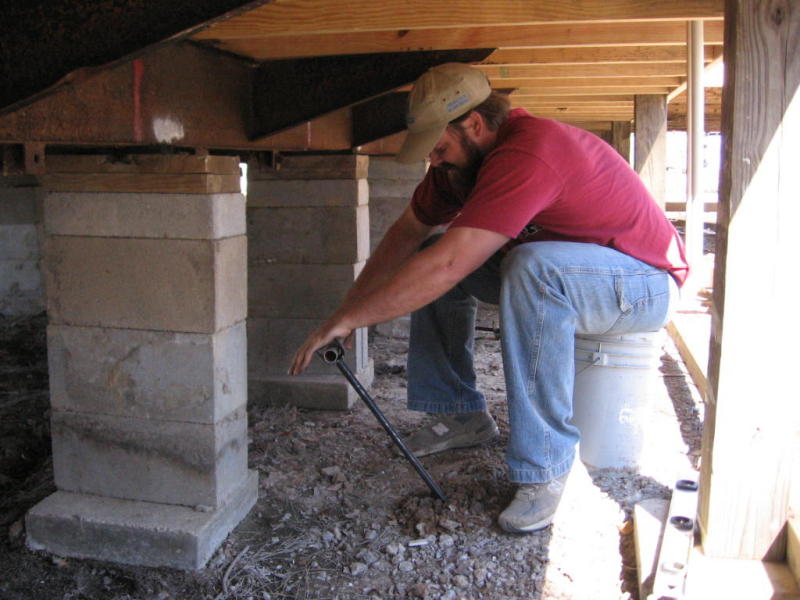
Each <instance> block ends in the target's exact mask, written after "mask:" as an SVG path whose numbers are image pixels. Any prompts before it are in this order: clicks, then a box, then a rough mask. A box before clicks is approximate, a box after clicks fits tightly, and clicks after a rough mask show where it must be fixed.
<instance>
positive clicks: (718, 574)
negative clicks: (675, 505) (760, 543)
mask: <svg viewBox="0 0 800 600" xmlns="http://www.w3.org/2000/svg"><path fill="white" fill-rule="evenodd" d="M716 598H720V599H725V600H734V599H736V600H738V599H740V598H741V600H800V588H799V587H798V585H797V581H796V580H795V578H794V575H792V572H791V570H790V569H789V567H788V565H787V564H786V563H783V562H762V561H760V560H744V559H735V558H711V557H708V556H706V555H705V554H704V553H703V552H702V550H701V549H700V547H699V546H695V547H694V549H693V552H692V555H691V557H690V558H689V572H688V578H687V582H686V597H685V600H710V599H716Z"/></svg>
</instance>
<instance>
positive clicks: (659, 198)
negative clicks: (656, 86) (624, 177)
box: [633, 94, 667, 208]
mask: <svg viewBox="0 0 800 600" xmlns="http://www.w3.org/2000/svg"><path fill="white" fill-rule="evenodd" d="M634 115H635V116H634V131H635V135H636V139H635V144H634V151H633V153H634V161H633V166H634V168H635V169H636V172H637V173H639V176H640V177H641V178H642V180H643V181H644V183H645V185H646V186H647V189H649V190H650V193H651V194H653V197H654V198H655V199H656V202H658V205H659V206H660V207H661V208H664V207H665V206H666V195H667V194H666V184H667V97H666V96H664V95H657V94H648V95H637V96H634Z"/></svg>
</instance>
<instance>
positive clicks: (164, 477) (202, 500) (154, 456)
mask: <svg viewBox="0 0 800 600" xmlns="http://www.w3.org/2000/svg"><path fill="white" fill-rule="evenodd" d="M50 423H51V432H52V440H53V472H54V475H55V483H56V486H57V487H58V489H60V490H64V491H69V492H77V493H86V494H96V495H99V496H109V497H112V498H123V499H128V500H144V501H147V502H161V503H166V504H181V505H184V506H194V507H211V508H212V509H213V508H218V507H219V506H221V505H222V503H223V502H224V501H225V499H226V498H227V496H228V495H229V494H230V493H231V491H232V490H233V489H234V488H236V487H238V486H240V485H242V482H243V481H244V479H245V477H246V472H247V413H246V411H245V410H244V409H240V410H236V411H233V412H232V413H230V414H229V415H228V416H227V417H226V418H225V419H223V420H221V421H219V422H218V423H216V424H214V425H205V424H198V423H185V422H180V421H156V420H150V419H133V418H127V417H116V416H106V415H97V414H89V413H75V412H65V411H61V410H54V411H53V412H52V415H51V418H50Z"/></svg>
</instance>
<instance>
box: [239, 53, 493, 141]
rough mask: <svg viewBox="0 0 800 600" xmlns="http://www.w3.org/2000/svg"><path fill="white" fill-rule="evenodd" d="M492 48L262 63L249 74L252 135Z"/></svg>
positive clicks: (295, 122) (479, 55)
mask: <svg viewBox="0 0 800 600" xmlns="http://www.w3.org/2000/svg"><path fill="white" fill-rule="evenodd" d="M491 52H492V49H491V48H489V49H475V50H448V51H431V52H405V53H402V54H359V55H351V56H322V57H315V58H305V59H297V60H280V61H270V62H266V63H264V64H262V65H261V66H260V67H259V68H258V71H257V72H256V76H255V79H254V91H253V113H254V123H253V128H252V130H251V135H250V137H251V139H259V138H262V137H265V136H267V135H271V134H274V133H278V132H280V131H283V130H285V129H288V128H291V127H294V126H296V125H298V124H300V123H303V122H305V121H310V120H311V119H314V118H317V117H320V116H322V115H325V114H328V113H330V112H333V111H335V110H339V109H342V108H346V107H348V106H351V105H353V104H355V103H357V102H361V101H364V100H367V99H370V98H374V97H375V96H378V95H380V94H383V93H386V92H389V91H391V90H393V89H395V88H398V87H400V86H403V85H406V84H408V83H411V82H413V81H414V80H416V79H417V78H418V77H419V76H420V75H422V74H423V73H424V72H425V71H427V70H428V69H429V68H430V67H432V66H434V65H437V64H440V63H444V62H467V63H468V62H476V61H480V60H482V59H483V58H485V57H486V56H488V55H489V54H490V53H491Z"/></svg>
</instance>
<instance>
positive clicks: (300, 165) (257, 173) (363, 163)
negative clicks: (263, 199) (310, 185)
mask: <svg viewBox="0 0 800 600" xmlns="http://www.w3.org/2000/svg"><path fill="white" fill-rule="evenodd" d="M278 158H279V160H278V162H277V163H276V164H275V165H267V164H263V163H260V162H259V161H257V160H251V161H250V162H248V164H247V173H248V178H249V179H251V180H262V179H272V180H275V179H365V178H366V177H367V173H368V172H369V163H370V158H369V156H366V155H356V154H317V155H314V154H298V155H289V156H286V155H280V156H279V157H278Z"/></svg>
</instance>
